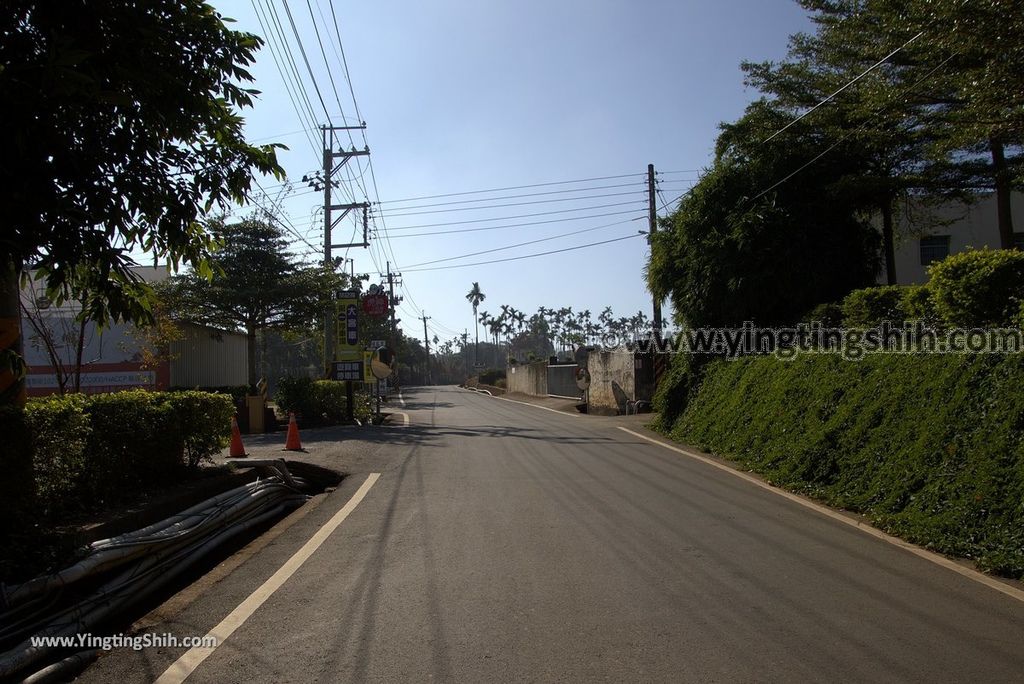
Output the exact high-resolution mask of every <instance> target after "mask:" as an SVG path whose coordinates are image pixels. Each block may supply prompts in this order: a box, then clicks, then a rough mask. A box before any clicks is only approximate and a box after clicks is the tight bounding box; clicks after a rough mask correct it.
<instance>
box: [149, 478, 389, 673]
mask: <svg viewBox="0 0 1024 684" xmlns="http://www.w3.org/2000/svg"><path fill="white" fill-rule="evenodd" d="M379 477H380V473H370V476H369V477H367V478H366V481H365V482H363V484H362V485H361V486H360V487H359V489H358V490H356V493H355V494H353V495H352V498H351V499H349V500H348V502H347V503H346V504H345V505H344V506H343V507H342V509H341V510H340V511H338V512H337V513H335V514H334V517H332V518H331V519H330V520H329V521H327V524H326V525H324V526H323V527H321V528H320V529H319V530H317V531H316V534H314V535H313V536H312V537H310V539H309V541H307V542H306V543H305V544H303V545H302V548H301V549H299V550H298V551H296V552H295V555H293V556H292V557H291V558H289V559H288V560H287V561H285V564H284V565H282V566H281V567H280V568H279V569H278V570H277V572H275V573H274V574H273V575H271V576H270V579H268V580H267V581H266V582H264V583H263V584H262V585H260V587H259V588H258V589H257V590H256V591H254V592H253V593H252V594H250V595H249V597H248V598H247V599H245V600H244V601H242V602H241V603H240V604H238V607H237V608H235V609H234V610H233V611H231V613H230V614H229V615H228V616H227V617H226V618H224V619H223V620H221V621H220V624H218V625H217V626H216V627H214V628H213V629H211V630H210V631H209V632H208V633H207V635H206V636H207V637H213V638H214V639H215V642H214V643H216V644H217V646H212V647H207V648H201V647H195V648H192V649H191V650H189V651H186V652H185V653H184V654H183V655H182V656H181V657H180V658H178V659H177V660H176V661H175V662H174V664H173V665H171V666H170V667H169V668H167V670H166V671H165V672H164V673H163V674H162V675H160V678H159V679H157V680H156V682H157V684H179V683H180V682H183V681H185V679H186V678H187V677H188V676H189V675H190V674H192V673H193V672H194V671H195V669H196V668H197V667H199V665H200V664H201V663H202V662H203V661H204V660H206V659H207V658H209V657H210V655H211V654H213V652H214V651H215V650H217V647H218V646H220V645H222V644H223V643H224V641H225V640H227V638H228V637H230V636H231V635H232V634H233V633H234V631H235V630H236V629H238V628H239V627H241V626H242V624H243V623H244V622H245V621H246V620H248V619H249V618H250V617H251V616H252V614H253V613H255V612H256V609H257V608H259V607H260V606H262V605H263V604H264V603H265V602H266V600H267V599H268V598H270V597H271V596H272V595H273V593H274V592H275V591H277V590H278V589H280V588H281V585H283V584H284V583H285V582H287V581H288V578H290V577H291V576H292V575H294V574H295V571H296V570H298V569H299V568H300V567H302V564H303V563H305V562H306V561H307V560H309V557H310V556H312V555H313V553H314V552H315V551H316V550H317V549H319V548H320V546H322V545H323V543H324V542H325V541H327V537H329V536H330V535H331V533H332V532H334V530H336V529H338V526H339V525H341V523H343V522H344V521H345V518H347V517H348V515H349V513H351V512H352V511H353V510H354V509H355V507H356V506H358V505H359V503H360V502H361V501H362V500H363V499H364V498H365V497H366V493H367V492H369V491H370V487H372V486H373V484H374V483H375V482H376V481H377V479H378V478H379Z"/></svg>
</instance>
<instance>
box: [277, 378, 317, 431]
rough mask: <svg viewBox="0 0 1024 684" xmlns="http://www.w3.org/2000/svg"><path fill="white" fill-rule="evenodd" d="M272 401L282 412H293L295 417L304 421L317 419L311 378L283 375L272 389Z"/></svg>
mask: <svg viewBox="0 0 1024 684" xmlns="http://www.w3.org/2000/svg"><path fill="white" fill-rule="evenodd" d="M274 403H275V404H277V407H278V408H279V409H281V410H282V411H283V412H284V413H286V414H287V413H294V414H295V416H296V418H301V419H303V421H304V422H306V421H312V422H314V423H315V422H318V421H319V411H318V410H317V405H316V397H314V395H313V378H310V377H306V376H300V377H284V378H281V379H280V380H278V381H277V389H276V390H275V391H274Z"/></svg>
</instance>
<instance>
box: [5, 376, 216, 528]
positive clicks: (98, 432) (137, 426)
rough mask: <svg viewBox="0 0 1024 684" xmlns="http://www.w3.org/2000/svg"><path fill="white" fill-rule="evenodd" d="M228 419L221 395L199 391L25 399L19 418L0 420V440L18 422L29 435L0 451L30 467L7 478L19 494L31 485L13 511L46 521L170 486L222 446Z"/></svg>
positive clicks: (13, 414) (16, 414) (10, 414)
mask: <svg viewBox="0 0 1024 684" xmlns="http://www.w3.org/2000/svg"><path fill="white" fill-rule="evenodd" d="M233 414H234V406H233V405H232V402H231V398H230V397H229V396H226V395H215V394H207V393H205V392H146V391H144V390H133V391H126V392H118V393H115V394H96V395H81V394H76V395H68V396H64V397H46V398H41V399H32V400H30V401H29V402H28V404H27V406H26V407H25V409H24V411H23V412H20V411H8V412H6V413H4V414H0V430H2V431H3V432H4V433H5V434H6V433H7V430H8V429H17V427H18V425H19V423H20V422H23V423H24V425H25V428H26V429H27V432H28V435H29V439H28V440H27V441H25V443H24V444H22V445H21V446H19V447H17V448H15V449H5V455H6V457H7V458H10V459H11V460H12V461H16V462H18V463H20V464H22V467H23V465H24V463H26V462H27V463H30V464H31V471H30V473H29V474H28V475H23V476H22V477H19V478H17V479H14V478H11V479H12V481H15V482H18V483H19V486H24V487H25V488H26V489H30V488H31V487H29V486H27V485H28V484H30V483H31V484H34V490H35V491H34V496H33V497H22V498H21V500H20V501H19V504H18V506H19V508H23V509H25V508H29V509H33V510H34V512H35V513H37V514H40V515H42V516H44V517H45V516H54V515H57V514H61V513H66V512H71V511H76V510H85V509H92V508H97V507H100V506H102V505H104V504H106V503H109V502H112V501H116V500H118V499H122V498H124V497H125V494H126V493H129V492H136V491H138V490H140V489H148V488H152V487H155V486H157V485H160V484H165V483H167V482H168V481H173V480H174V479H177V478H180V477H182V476H183V475H184V474H185V472H186V471H187V470H188V469H189V468H195V467H196V466H197V465H198V464H199V463H200V462H201V461H202V460H204V459H207V458H209V457H210V456H212V455H213V454H215V453H217V452H218V451H219V450H220V449H221V448H223V446H224V445H226V444H227V439H228V438H229V437H230V433H231V416H232V415H233ZM15 451H16V452H17V454H15V453H14V452H15Z"/></svg>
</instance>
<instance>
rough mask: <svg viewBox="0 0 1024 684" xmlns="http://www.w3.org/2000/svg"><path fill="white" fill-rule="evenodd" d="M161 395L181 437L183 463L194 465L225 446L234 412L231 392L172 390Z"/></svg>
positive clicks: (229, 435) (192, 466)
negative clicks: (214, 392)
mask: <svg viewBox="0 0 1024 684" xmlns="http://www.w3.org/2000/svg"><path fill="white" fill-rule="evenodd" d="M164 397H165V400H166V401H167V403H168V404H169V406H170V409H171V412H172V413H173V415H174V421H175V424H176V429H177V431H178V434H179V435H180V436H181V440H182V447H183V452H184V459H185V465H186V466H188V467H189V468H195V467H197V466H198V465H199V464H200V463H201V462H202V461H206V460H210V458H211V457H212V456H213V455H214V454H216V453H218V452H220V450H221V449H223V448H224V447H225V446H227V444H228V440H229V439H230V437H231V416H233V415H234V413H235V405H234V402H233V401H232V398H231V396H230V395H228V394H211V393H209V392H171V393H167V394H166V395H164Z"/></svg>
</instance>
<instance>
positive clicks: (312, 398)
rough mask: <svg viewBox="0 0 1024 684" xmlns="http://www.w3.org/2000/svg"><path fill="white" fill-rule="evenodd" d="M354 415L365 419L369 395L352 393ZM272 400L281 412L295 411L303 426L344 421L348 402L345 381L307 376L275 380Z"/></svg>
mask: <svg viewBox="0 0 1024 684" xmlns="http://www.w3.org/2000/svg"><path fill="white" fill-rule="evenodd" d="M354 398H355V406H354V408H353V415H354V416H355V417H356V418H357V419H359V420H361V421H366V420H369V418H370V417H371V415H372V411H371V408H370V397H369V395H368V394H367V393H366V392H355V393H354ZM274 403H275V404H277V407H278V408H279V409H280V410H281V411H283V412H284V413H286V414H287V413H292V412H294V413H295V416H296V419H297V420H298V421H299V422H300V424H302V425H305V426H311V427H312V426H316V425H338V424H340V423H343V422H345V420H346V414H347V405H348V401H347V399H346V396H345V383H344V382H338V381H335V380H313V379H312V378H309V377H285V378H281V379H280V380H278V382H277V389H276V390H275V392H274Z"/></svg>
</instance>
